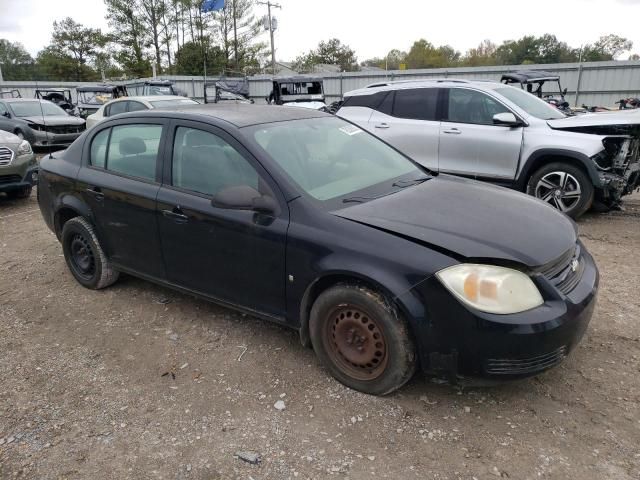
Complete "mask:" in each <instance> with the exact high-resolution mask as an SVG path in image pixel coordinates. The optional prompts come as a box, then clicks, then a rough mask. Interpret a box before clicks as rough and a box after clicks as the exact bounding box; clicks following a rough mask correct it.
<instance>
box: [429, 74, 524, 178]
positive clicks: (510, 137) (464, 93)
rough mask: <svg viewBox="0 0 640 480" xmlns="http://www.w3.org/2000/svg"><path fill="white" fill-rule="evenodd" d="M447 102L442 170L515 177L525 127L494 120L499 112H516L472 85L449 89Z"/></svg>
mask: <svg viewBox="0 0 640 480" xmlns="http://www.w3.org/2000/svg"><path fill="white" fill-rule="evenodd" d="M444 104H445V112H444V115H443V118H442V123H441V124H440V147H439V154H438V159H439V165H440V171H441V172H446V173H453V174H459V175H464V176H469V177H478V178H486V179H495V180H506V179H508V180H513V179H514V178H515V176H516V171H517V168H518V161H519V159H520V150H521V148H522V138H523V127H521V126H520V127H505V126H500V125H494V124H493V116H494V115H495V114H497V113H505V112H508V113H513V112H511V110H509V109H508V108H507V107H505V106H504V105H503V104H502V103H500V102H499V101H498V100H496V99H495V98H493V97H491V96H489V95H487V94H486V93H484V92H480V91H478V90H472V89H469V88H458V87H456V88H449V89H447V90H446V96H445V99H444ZM514 115H515V113H514ZM516 117H517V115H516Z"/></svg>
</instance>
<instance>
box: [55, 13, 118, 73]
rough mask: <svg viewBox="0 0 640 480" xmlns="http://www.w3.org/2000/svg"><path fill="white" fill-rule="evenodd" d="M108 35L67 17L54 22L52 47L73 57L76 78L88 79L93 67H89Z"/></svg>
mask: <svg viewBox="0 0 640 480" xmlns="http://www.w3.org/2000/svg"><path fill="white" fill-rule="evenodd" d="M106 42H107V39H106V37H105V36H104V35H103V34H102V32H101V31H100V29H94V28H88V27H84V26H83V25H81V24H79V23H77V22H75V21H74V20H73V19H72V18H71V17H67V18H65V19H64V20H61V21H60V22H53V37H52V42H51V47H53V49H57V50H58V51H59V52H60V53H61V54H63V55H66V56H67V57H70V58H72V59H73V62H74V64H75V80H78V81H81V80H88V78H87V76H95V75H91V74H90V73H89V72H90V70H91V69H89V70H88V69H87V67H88V66H89V65H90V64H91V63H92V62H93V61H94V60H95V58H96V55H97V54H98V53H99V52H100V49H101V48H102V47H104V46H105V44H106Z"/></svg>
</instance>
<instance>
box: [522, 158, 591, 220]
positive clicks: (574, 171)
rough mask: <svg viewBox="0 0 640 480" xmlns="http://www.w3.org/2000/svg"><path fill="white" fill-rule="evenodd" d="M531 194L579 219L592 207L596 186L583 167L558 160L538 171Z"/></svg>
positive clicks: (530, 184)
mask: <svg viewBox="0 0 640 480" xmlns="http://www.w3.org/2000/svg"><path fill="white" fill-rule="evenodd" d="M527 193H528V194H529V195H532V196H534V197H536V198H539V199H540V200H542V201H543V202H546V203H548V204H549V205H551V206H552V207H554V208H556V209H557V210H559V211H561V212H563V213H566V214H567V215H568V216H570V217H571V218H573V219H577V218H578V217H580V215H582V214H583V213H584V212H586V211H587V210H589V208H590V207H591V205H592V203H593V197H594V193H595V189H594V187H593V183H592V182H591V179H590V178H589V176H588V175H587V174H586V173H585V172H584V171H583V170H582V169H580V168H578V167H576V166H574V165H571V164H569V163H564V162H555V163H549V164H547V165H544V166H543V167H541V168H539V169H538V170H536V172H535V173H534V174H533V175H532V176H531V178H530V179H529V182H528V184H527Z"/></svg>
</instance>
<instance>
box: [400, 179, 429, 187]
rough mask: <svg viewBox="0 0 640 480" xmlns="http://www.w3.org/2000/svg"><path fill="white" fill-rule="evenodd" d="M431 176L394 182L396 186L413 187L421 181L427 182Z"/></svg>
mask: <svg viewBox="0 0 640 480" xmlns="http://www.w3.org/2000/svg"><path fill="white" fill-rule="evenodd" d="M429 178H430V177H422V178H413V179H411V180H398V181H397V182H394V183H393V186H394V187H400V188H406V187H411V186H413V185H418V184H420V183H423V182H426V181H427V180H429Z"/></svg>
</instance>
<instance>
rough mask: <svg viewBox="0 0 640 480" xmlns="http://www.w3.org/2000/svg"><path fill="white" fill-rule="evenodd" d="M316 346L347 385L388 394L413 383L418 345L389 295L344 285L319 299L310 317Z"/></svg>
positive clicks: (372, 392) (379, 393) (327, 291)
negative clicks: (388, 298)
mask: <svg viewBox="0 0 640 480" xmlns="http://www.w3.org/2000/svg"><path fill="white" fill-rule="evenodd" d="M309 332H310V334H311V343H312V344H313V349H314V350H315V352H316V355H318V357H319V358H320V360H321V361H322V363H323V364H324V365H325V366H326V367H327V368H328V369H329V371H330V372H331V374H332V375H333V376H334V377H335V378H336V379H338V380H339V381H340V382H342V383H343V384H345V385H346V386H348V387H350V388H353V389H355V390H359V391H361V392H364V393H369V394H372V395H386V394H388V393H391V392H393V391H394V390H397V389H398V388H400V387H402V386H403V385H404V384H405V383H407V382H408V381H409V379H411V377H412V376H413V373H414V372H415V368H416V353H415V345H414V344H413V341H412V340H411V337H410V335H409V329H408V326H407V323H406V321H405V320H404V319H403V318H402V316H401V315H400V313H399V312H398V311H397V308H396V307H395V305H393V304H392V303H391V302H389V301H388V300H387V299H386V298H385V297H384V296H382V295H380V294H379V293H376V292H373V291H371V290H369V289H367V288H364V287H361V286H357V285H347V284H340V285H336V286H335V287H332V288H330V289H328V290H326V291H325V292H323V293H322V294H320V296H319V297H318V298H317V300H316V301H315V303H314V304H313V307H312V308H311V317H310V319H309Z"/></svg>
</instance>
